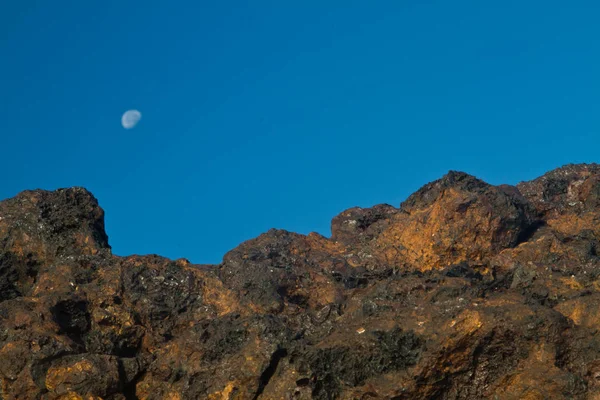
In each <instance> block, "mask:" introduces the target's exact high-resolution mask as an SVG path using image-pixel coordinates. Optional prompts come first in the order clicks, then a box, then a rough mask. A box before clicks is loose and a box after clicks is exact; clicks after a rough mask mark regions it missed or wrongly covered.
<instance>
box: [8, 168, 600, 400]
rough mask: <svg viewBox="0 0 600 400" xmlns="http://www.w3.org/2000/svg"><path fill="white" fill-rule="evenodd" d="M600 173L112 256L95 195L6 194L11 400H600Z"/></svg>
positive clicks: (465, 183)
mask: <svg viewBox="0 0 600 400" xmlns="http://www.w3.org/2000/svg"><path fill="white" fill-rule="evenodd" d="M599 240H600V167H599V166H597V165H569V166H565V167H563V168H559V169H557V170H554V171H551V172H549V173H547V174H545V175H544V176H542V177H540V178H537V179H535V180H533V181H530V182H522V183H520V184H518V185H517V186H507V185H502V186H493V185H489V184H487V183H485V182H483V181H481V180H479V179H477V178H475V177H473V176H470V175H468V174H465V173H462V172H450V173H448V174H447V175H445V176H444V177H442V178H441V179H439V180H437V181H435V182H432V183H429V184H427V185H425V186H423V188H421V189H420V190H418V191H417V192H416V193H414V194H413V195H411V196H410V197H409V198H408V199H407V200H406V201H405V202H403V203H402V204H401V205H398V207H395V206H392V205H377V206H374V207H372V208H359V207H355V208H351V209H349V210H346V211H343V212H341V213H340V214H339V215H338V216H336V217H334V218H333V220H332V236H331V238H326V237H323V236H321V235H319V234H316V233H312V234H309V235H300V234H295V233H291V232H286V231H282V230H270V231H268V232H266V233H264V234H262V235H260V236H259V237H257V238H255V239H252V240H249V241H247V242H244V243H242V244H241V245H239V246H238V247H237V248H235V249H233V250H231V251H230V252H228V253H227V254H226V255H225V256H224V258H223V262H222V263H221V264H219V265H194V264H191V263H189V262H188V261H187V260H184V259H180V260H169V259H166V258H163V257H160V256H130V257H117V256H114V255H112V254H111V251H110V246H109V244H108V237H107V235H106V233H105V231H104V212H103V210H102V209H101V208H100V207H99V205H98V202H97V201H96V199H95V198H94V197H93V195H92V194H90V193H89V192H87V191H86V190H85V189H82V188H72V189H61V190H57V191H54V192H47V191H39V190H38V191H26V192H23V193H21V194H19V195H18V196H16V197H15V198H12V199H8V200H5V201H3V202H0V382H1V384H0V399H43V400H53V399H82V400H83V399H86V400H89V399H95V400H98V399H105V400H109V399H112V400H116V399H119V400H128V399H180V400H181V399H396V400H399V399H486V398H489V399H565V398H569V399H600V336H599V334H598V332H600V311H598V310H599V307H600V259H599V258H598V253H599V251H600V241H599Z"/></svg>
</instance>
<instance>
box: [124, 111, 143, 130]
mask: <svg viewBox="0 0 600 400" xmlns="http://www.w3.org/2000/svg"><path fill="white" fill-rule="evenodd" d="M140 119H142V113H141V112H139V111H138V110H129V111H125V114H123V116H122V117H121V125H123V128H125V129H131V128H134V127H135V126H136V125H137V124H138V122H140Z"/></svg>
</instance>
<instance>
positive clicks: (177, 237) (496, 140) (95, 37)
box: [0, 0, 600, 263]
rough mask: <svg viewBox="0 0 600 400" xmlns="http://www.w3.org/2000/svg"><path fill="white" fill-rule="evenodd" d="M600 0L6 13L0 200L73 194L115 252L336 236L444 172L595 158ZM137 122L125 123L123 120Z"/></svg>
mask: <svg viewBox="0 0 600 400" xmlns="http://www.w3.org/2000/svg"><path fill="white" fill-rule="evenodd" d="M598 15H600V3H598V2H595V1H573V2H565V1H538V0H532V1H526V2H524V1H510V0H509V1H460V0H458V1H441V0H440V1H432V0H430V1H428V0H425V1H423V0H419V1H348V0H345V1H326V2H324V1H312V0H307V1H302V2H291V1H268V0H265V1H232V2H206V1H169V2H165V1H155V0H145V1H113V0H107V1H104V2H91V1H72V0H65V1H64V2H61V3H60V5H58V4H57V3H56V2H50V1H35V0H32V1H28V2H24V1H6V2H2V5H0V54H1V55H2V56H1V59H0V139H1V140H0V146H1V148H2V157H0V167H1V170H2V171H3V178H2V184H1V185H0V198H6V197H11V196H14V195H15V194H17V193H18V192H20V191H21V190H24V189H34V188H43V189H55V188H59V187H67V186H84V187H87V188H88V189H89V190H91V191H92V192H93V193H94V194H95V195H96V197H97V198H98V199H99V201H100V203H101V205H102V206H103V208H104V209H105V210H106V223H107V231H108V234H109V237H110V243H111V245H112V246H113V251H114V252H115V253H116V254H119V255H127V254H134V253H136V254H146V253H158V254H162V255H165V256H168V257H172V258H179V257H186V258H188V259H190V260H191V261H192V262H196V263H216V262H219V261H220V260H221V257H222V255H223V254H224V253H225V252H226V251H228V250H229V249H231V248H233V247H235V246H236V245H237V244H239V243H240V242H241V241H243V240H246V239H249V238H252V237H254V236H256V235H258V234H260V233H261V232H264V231H266V230H268V229H269V228H272V227H276V228H282V229H287V230H291V231H296V232H301V233H308V232H311V231H317V232H319V233H322V234H325V235H329V223H330V219H331V218H332V217H333V216H334V215H336V214H337V213H339V212H340V211H342V210H343V209H345V208H348V207H351V206H355V205H359V206H363V207H366V206H371V205H374V204H377V203H390V204H393V205H398V204H399V203H400V202H401V201H402V200H403V199H404V198H406V196H407V195H409V194H410V193H412V192H413V191H414V190H416V189H418V188H419V187H420V186H421V185H423V184H425V183H427V182H429V181H431V180H434V179H437V178H439V177H440V176H441V175H443V174H444V173H446V172H447V171H448V170H450V169H454V170H463V171H466V172H469V173H471V174H473V175H476V176H478V177H480V178H482V179H484V180H486V181H488V182H490V183H494V184H499V183H512V184H514V183H517V182H518V181H520V180H527V179H531V178H534V177H536V176H538V175H540V174H542V173H543V172H545V171H547V170H549V169H552V168H555V167H558V166H560V165H563V164H565V163H569V162H594V161H598V158H599V157H598V148H599V145H600V40H599V38H600V24H598ZM132 108H134V109H139V110H140V111H141V112H142V114H143V118H142V120H141V122H140V123H139V124H138V126H137V127H135V128H134V129H131V130H125V129H123V128H122V127H121V125H120V118H121V115H122V114H123V112H125V111H126V110H128V109H132Z"/></svg>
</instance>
